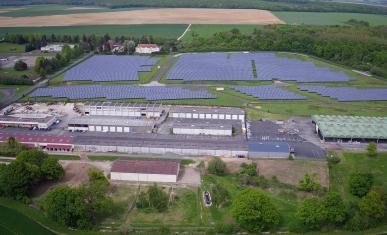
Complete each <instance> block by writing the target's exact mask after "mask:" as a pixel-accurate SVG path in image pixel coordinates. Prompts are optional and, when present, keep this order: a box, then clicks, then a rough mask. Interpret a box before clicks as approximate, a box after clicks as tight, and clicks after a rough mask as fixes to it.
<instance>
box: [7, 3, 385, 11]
mask: <svg viewBox="0 0 387 235" xmlns="http://www.w3.org/2000/svg"><path fill="white" fill-rule="evenodd" d="M1 4H3V5H31V4H72V5H74V4H75V5H86V6H88V5H97V6H103V7H110V8H128V7H173V8H176V7H192V8H242V9H245V8H252V9H265V10H272V11H317V12H358V13H373V14H386V13H387V10H386V8H385V7H379V6H372V5H363V4H351V3H339V2H330V1H311V0H297V1H293V0H216V1H213V0H195V1H190V0H148V1H142V0H115V1H108V0H13V1H11V2H8V1H4V2H2V3H1Z"/></svg>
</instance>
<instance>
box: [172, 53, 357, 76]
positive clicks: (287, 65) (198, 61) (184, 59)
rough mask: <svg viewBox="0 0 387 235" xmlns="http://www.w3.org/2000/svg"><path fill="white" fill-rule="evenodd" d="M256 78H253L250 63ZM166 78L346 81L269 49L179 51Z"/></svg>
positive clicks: (326, 70)
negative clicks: (203, 51)
mask: <svg viewBox="0 0 387 235" xmlns="http://www.w3.org/2000/svg"><path fill="white" fill-rule="evenodd" d="M252 63H254V64H255V70H256V75H257V77H254V75H253V74H254V72H253V66H252ZM167 79H168V80H186V81H201V80H208V81H211V80H212V81H227V80H232V81H250V80H262V81H267V80H273V79H276V80H285V81H287V80H294V81H297V82H347V81H350V80H353V79H354V78H351V77H348V76H347V75H346V74H345V73H343V72H334V71H331V70H329V69H328V68H323V67H317V66H315V65H314V64H313V63H311V62H308V61H302V60H298V59H294V58H281V57H277V56H276V55H275V53H271V52H254V53H226V52H216V53H214V52H211V53H192V54H183V55H181V56H180V57H179V59H178V60H177V62H176V64H175V65H174V66H173V67H172V69H171V71H170V72H169V74H168V76H167Z"/></svg>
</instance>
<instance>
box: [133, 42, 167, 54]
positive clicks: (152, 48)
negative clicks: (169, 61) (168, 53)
mask: <svg viewBox="0 0 387 235" xmlns="http://www.w3.org/2000/svg"><path fill="white" fill-rule="evenodd" d="M160 49H161V48H160V46H158V45H156V44H138V45H137V46H136V49H135V50H136V53H139V54H151V53H154V52H159V51H160Z"/></svg>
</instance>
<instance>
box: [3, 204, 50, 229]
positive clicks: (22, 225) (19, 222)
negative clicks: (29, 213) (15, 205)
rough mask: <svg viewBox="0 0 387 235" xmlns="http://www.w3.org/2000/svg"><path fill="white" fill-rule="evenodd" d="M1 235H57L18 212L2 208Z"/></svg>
mask: <svg viewBox="0 0 387 235" xmlns="http://www.w3.org/2000/svg"><path fill="white" fill-rule="evenodd" d="M0 234H4V235H5V234H9V235H11V234H15V235H16V234H23V235H27V234H39V235H46V234H47V235H49V234H55V233H53V232H51V231H50V230H48V229H46V228H44V227H43V226H41V225H40V224H38V223H36V222H35V221H33V220H31V219H30V218H28V217H26V216H25V215H23V214H21V213H19V212H18V211H16V210H14V209H11V208H8V207H4V206H0Z"/></svg>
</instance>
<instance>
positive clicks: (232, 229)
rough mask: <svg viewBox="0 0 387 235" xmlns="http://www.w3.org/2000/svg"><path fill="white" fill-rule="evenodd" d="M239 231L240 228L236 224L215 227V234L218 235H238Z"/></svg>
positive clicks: (221, 224)
mask: <svg viewBox="0 0 387 235" xmlns="http://www.w3.org/2000/svg"><path fill="white" fill-rule="evenodd" d="M238 231H239V227H238V226H237V225H235V224H223V223H219V224H216V225H215V232H216V233H217V234H236V233H238Z"/></svg>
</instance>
